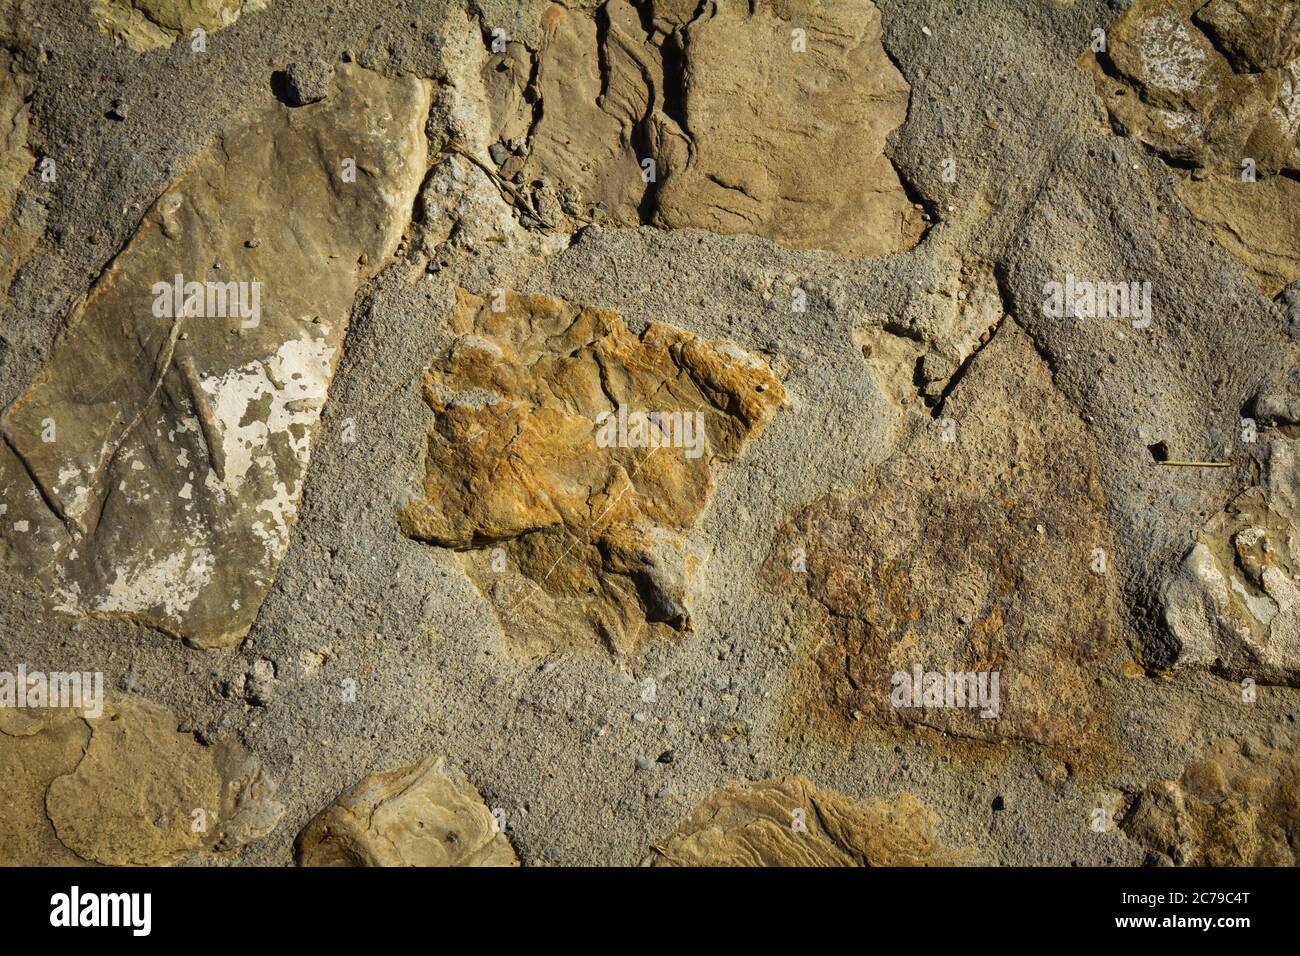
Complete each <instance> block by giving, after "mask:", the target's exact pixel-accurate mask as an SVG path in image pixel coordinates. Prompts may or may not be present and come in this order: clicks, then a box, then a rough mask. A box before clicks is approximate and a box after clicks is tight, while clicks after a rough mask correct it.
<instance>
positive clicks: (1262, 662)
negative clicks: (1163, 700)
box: [1163, 435, 1300, 686]
mask: <svg viewBox="0 0 1300 956" xmlns="http://www.w3.org/2000/svg"><path fill="white" fill-rule="evenodd" d="M1163 599H1164V608H1165V622H1166V624H1167V625H1168V626H1169V630H1170V632H1171V633H1172V634H1173V636H1174V637H1175V638H1176V639H1177V641H1178V643H1179V648H1178V657H1177V663H1178V664H1179V665H1188V664H1191V665H1199V666H1202V667H1210V668H1212V669H1214V670H1216V671H1218V672H1220V673H1223V674H1225V675H1227V676H1231V677H1235V678H1239V679H1242V678H1246V677H1250V678H1252V679H1254V680H1256V681H1260V682H1267V683H1286V684H1291V685H1292V686H1296V685H1300V442H1297V441H1295V440H1292V439H1289V438H1286V437H1284V436H1281V435H1278V436H1276V437H1274V438H1273V440H1272V442H1271V443H1270V445H1269V449H1268V458H1267V464H1266V468H1265V472H1264V477H1263V480H1262V482H1261V483H1260V484H1259V485H1256V486H1253V487H1250V488H1247V489H1245V490H1244V491H1242V492H1241V493H1240V494H1239V495H1237V496H1236V497H1235V498H1234V499H1233V500H1232V501H1231V502H1229V504H1228V506H1227V507H1226V508H1225V509H1224V510H1223V511H1222V512H1221V513H1220V514H1218V515H1215V516H1214V517H1213V518H1211V519H1210V521H1209V522H1207V523H1206V525H1205V526H1204V527H1203V528H1202V529H1201V531H1200V533H1199V534H1198V535H1197V538H1196V543H1195V544H1194V545H1193V546H1192V547H1191V549H1190V550H1189V551H1188V553H1187V555H1186V557H1185V558H1184V559H1183V563H1182V565H1181V566H1180V567H1179V569H1178V571H1177V572H1176V573H1175V574H1174V575H1173V576H1172V578H1171V579H1170V580H1169V582H1168V583H1167V584H1166V586H1165V589H1164V595H1163Z"/></svg>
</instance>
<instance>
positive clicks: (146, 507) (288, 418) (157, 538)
mask: <svg viewBox="0 0 1300 956" xmlns="http://www.w3.org/2000/svg"><path fill="white" fill-rule="evenodd" d="M428 107H429V92H428V89H427V86H426V85H425V84H423V83H421V82H419V81H416V80H410V79H408V80H390V79H387V78H385V77H382V76H380V75H378V74H375V73H371V72H368V71H365V70H362V69H360V68H356V67H353V68H347V69H343V70H340V71H339V75H338V79H337V88H336V89H335V91H334V95H333V96H332V97H331V98H330V100H329V101H328V102H326V103H321V104H318V105H315V106H310V107H304V108H302V109H301V110H296V111H291V110H289V109H287V108H285V107H281V106H271V107H268V108H266V109H264V110H261V111H258V112H256V113H255V114H254V115H252V116H249V117H246V118H244V119H243V120H242V121H240V122H238V123H237V124H235V125H234V126H233V128H231V129H230V130H228V131H227V132H224V133H222V134H221V136H220V138H219V140H218V142H217V143H216V144H215V145H213V146H212V147H210V148H209V149H208V150H206V151H205V152H204V153H203V154H202V155H201V156H200V157H199V158H198V159H196V160H195V162H194V164H193V165H192V167H191V168H190V169H189V170H188V171H187V172H186V173H185V174H183V175H182V176H181V177H180V178H179V179H178V180H177V181H176V182H175V183H173V184H172V186H171V187H170V188H169V189H168V190H167V191H166V192H165V193H164V194H163V195H162V196H161V197H160V198H159V199H158V201H157V202H156V203H155V204H154V205H153V207H152V208H151V209H150V210H149V212H148V213H147V214H146V215H145V217H144V221H143V222H142V223H141V226H140V228H139V230H138V231H137V232H136V234H135V236H134V237H133V238H132V239H131V241H130V242H129V243H128V244H127V246H126V248H125V249H123V250H122V252H121V253H120V254H119V255H118V256H117V257H116V258H115V259H114V260H113V262H112V264H111V265H110V266H109V268H108V270H107V271H106V273H105V274H104V276H103V277H102V278H101V279H100V280H99V282H98V283H96V285H95V287H94V288H93V289H92V290H91V293H90V296H89V298H88V299H87V300H86V301H85V303H84V304H83V305H82V306H81V307H79V308H78V310H77V312H76V314H74V315H73V316H72V317H71V318H70V319H69V322H68V327H67V330H66V332H65V333H64V335H63V336H62V338H61V339H60V341H59V343H58V344H57V346H56V347H55V349H54V352H53V354H52V356H51V358H50V361H49V364H48V365H47V366H46V367H45V368H43V369H41V370H40V372H39V373H38V374H37V375H36V377H35V382H34V384H33V385H32V386H31V388H30V389H29V390H28V391H27V392H26V393H25V394H23V395H22V396H21V397H19V398H18V400H17V401H15V402H14V403H13V404H12V405H11V406H10V407H9V409H8V410H7V411H6V412H5V413H4V415H3V416H2V417H0V435H3V438H4V442H3V444H2V445H0V501H2V502H3V504H0V514H3V524H2V525H0V560H3V561H4V562H5V564H7V565H8V567H9V568H11V569H12V572H13V573H22V574H25V575H29V576H30V577H31V578H32V579H34V580H39V581H41V582H42V584H43V586H44V587H46V588H47V589H48V590H49V592H50V593H51V595H52V597H53V600H54V602H55V603H56V604H57V606H58V607H60V608H61V609H62V610H65V611H68V612H70V613H81V614H94V615H103V616H113V617H122V618H129V619H131V620H136V621H140V622H142V623H146V624H149V625H151V626H153V627H156V628H159V629H160V630H164V631H166V632H168V633H171V634H175V635H177V636H179V637H183V638H185V639H186V640H187V641H189V642H190V643H192V644H195V645H197V646H202V647H216V646H223V645H229V644H231V643H234V642H238V641H239V640H240V639H241V638H242V637H243V635H244V634H245V633H247V631H248V628H249V627H250V626H251V624H252V622H253V619H254V618H255V617H256V615H257V610H258V607H259V606H260V605H261V603H262V599H263V598H264V597H265V595H266V592H267V589H268V588H269V587H270V585H271V582H272V580H273V579H274V576H275V572H276V569H277V568H278V566H279V563H280V560H281V558H282V557H283V556H284V553H285V550H286V549H287V548H288V545H289V533H290V531H289V529H290V526H291V525H292V524H293V522H294V519H295V516H296V514H297V509H298V502H299V499H300V496H301V494H302V484H303V480H304V478H305V475H306V470H307V465H308V462H309V460H310V457H311V445H312V433H313V431H314V429H315V426H316V422H317V420H318V419H319V417H320V413H321V408H322V406H323V405H324V402H325V397H326V392H327V390H328V388H329V383H330V379H331V378H332V376H333V374H334V369H335V366H336V365H337V362H338V356H339V349H340V346H341V344H342V341H343V334H344V331H345V329H346V327H347V322H348V317H349V313H350V311H351V306H352V299H353V296H354V294H355V292H356V290H357V287H358V285H359V284H360V283H361V282H363V281H365V280H366V278H367V277H368V276H369V275H372V274H373V273H374V271H375V269H377V268H378V267H379V265H380V264H381V263H382V262H383V261H384V259H385V258H386V257H387V256H389V255H390V254H391V253H392V251H393V249H394V248H395V247H396V245H397V241H398V239H399V237H400V235H401V231H402V228H403V225H404V223H405V221H406V219H407V217H408V216H409V210H410V207H411V204H412V202H413V201H414V197H415V191H416V189H417V188H418V186H419V183H420V180H421V178H422V176H423V173H424V166H425V163H424V154H425V143H424V137H423V135H422V133H421V129H422V126H423V123H424V120H425V117H426V115H427V112H428ZM359 114H365V115H368V116H370V117H371V120H370V121H369V122H368V123H367V124H366V125H365V126H364V127H360V128H358V127H355V126H354V124H353V119H354V117H355V116H356V115H359ZM357 170H360V171H361V173H360V175H358V174H357ZM250 183H255V184H257V185H256V187H255V188H251V189H250V188H249V184H250Z"/></svg>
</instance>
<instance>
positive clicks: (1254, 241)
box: [1085, 0, 1300, 296]
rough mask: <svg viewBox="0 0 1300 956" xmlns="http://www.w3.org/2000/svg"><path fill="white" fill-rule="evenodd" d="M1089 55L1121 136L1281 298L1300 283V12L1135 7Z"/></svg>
mask: <svg viewBox="0 0 1300 956" xmlns="http://www.w3.org/2000/svg"><path fill="white" fill-rule="evenodd" d="M1105 47H1106V49H1105V50H1104V51H1098V52H1095V53H1092V54H1089V55H1088V56H1086V57H1085V63H1086V64H1087V65H1088V66H1089V67H1090V68H1091V69H1092V70H1093V71H1094V73H1095V75H1096V80H1097V92H1098V94H1099V95H1100V96H1101V97H1102V98H1103V100H1104V101H1105V103H1106V107H1107V109H1108V110H1109V111H1110V115H1111V121H1112V123H1113V125H1114V126H1115V128H1116V130H1117V131H1118V132H1119V133H1121V134H1123V135H1125V136H1131V137H1133V138H1135V139H1138V140H1140V141H1141V142H1143V143H1144V144H1146V145H1147V146H1149V147H1150V148H1151V149H1153V150H1155V151H1156V152H1157V153H1158V154H1159V155H1160V156H1162V157H1163V158H1164V159H1165V160H1166V161H1167V162H1168V163H1169V164H1170V165H1171V166H1173V167H1175V168H1178V169H1181V170H1186V171H1187V175H1186V176H1185V178H1184V181H1183V182H1182V184H1181V186H1180V187H1179V190H1178V192H1179V196H1180V197H1181V198H1182V200H1183V202H1184V203H1186V205H1187V208H1188V209H1189V210H1190V211H1191V213H1192V215H1193V216H1195V217H1196V218H1197V219H1199V220H1201V221H1202V222H1204V223H1205V224H1206V226H1207V227H1208V229H1209V230H1210V232H1211V233H1212V234H1213V236H1214V238H1215V239H1216V241H1218V242H1219V243H1221V244H1222V245H1223V246H1224V247H1225V248H1226V249H1228V250H1229V251H1231V252H1232V253H1234V254H1235V255H1236V256H1238V257H1239V258H1240V259H1241V260H1242V261H1243V262H1244V263H1245V265H1246V268H1247V270H1248V271H1249V273H1250V275H1251V276H1252V278H1254V280H1255V281H1256V282H1257V283H1258V284H1259V285H1260V287H1261V288H1262V289H1263V290H1264V291H1265V292H1266V293H1267V294H1268V295H1269V296H1274V295H1276V294H1277V293H1278V292H1279V291H1280V290H1281V289H1282V288H1283V287H1284V286H1286V285H1287V284H1289V283H1291V282H1294V281H1295V280H1296V279H1297V278H1300V251H1297V250H1300V182H1297V176H1298V175H1300V4H1297V3H1294V2H1290V0H1284V2H1275V0H1208V2H1207V0H1176V2H1170V0H1139V2H1138V3H1135V4H1134V5H1133V6H1132V7H1130V8H1129V9H1128V10H1127V11H1126V12H1125V13H1124V14H1123V15H1122V16H1120V17H1119V18H1118V19H1117V20H1116V21H1115V22H1114V23H1113V24H1111V26H1110V27H1109V28H1108V30H1107V31H1106V36H1105Z"/></svg>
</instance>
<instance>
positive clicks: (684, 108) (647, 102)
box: [485, 0, 924, 255]
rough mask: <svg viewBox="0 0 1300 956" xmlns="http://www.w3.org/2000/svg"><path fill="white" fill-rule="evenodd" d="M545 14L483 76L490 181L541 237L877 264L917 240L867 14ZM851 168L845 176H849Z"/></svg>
mask: <svg viewBox="0 0 1300 956" xmlns="http://www.w3.org/2000/svg"><path fill="white" fill-rule="evenodd" d="M697 6H699V5H697V4H692V3H682V2H680V0H655V2H652V3H642V4H633V3H631V2H629V0H609V2H607V3H604V4H601V5H600V6H599V7H598V8H597V9H596V10H594V11H593V12H586V11H582V10H570V9H567V8H566V7H565V6H562V5H560V4H553V5H551V6H550V7H549V8H548V9H547V10H546V12H545V14H544V16H543V20H542V25H543V39H542V43H541V46H540V49H538V50H537V51H536V52H535V53H534V52H533V51H530V50H528V49H526V48H525V47H524V46H523V45H522V44H517V43H516V44H510V45H507V46H506V49H504V50H502V51H501V52H500V53H499V54H498V55H497V56H496V57H494V58H493V59H492V60H490V61H489V63H488V65H487V67H486V70H485V76H486V78H487V83H488V92H489V96H490V103H491V105H492V107H493V111H494V119H495V122H496V125H497V129H498V131H499V134H500V140H499V143H500V144H501V146H500V147H499V149H500V151H499V152H498V153H497V154H496V156H498V157H499V158H500V163H499V175H500V176H501V177H502V178H503V179H506V180H508V181H514V182H518V183H520V184H525V183H529V182H533V181H537V180H539V179H540V180H543V181H545V183H546V185H547V186H548V187H549V188H547V189H544V190H543V191H542V193H541V195H540V196H539V199H538V208H537V213H538V216H539V218H540V219H542V220H543V221H545V222H548V223H550V224H553V225H555V224H559V223H561V222H570V223H581V222H584V221H591V220H597V221H606V222H613V223H617V224H621V225H629V224H637V223H640V222H648V223H653V224H655V225H658V226H663V227H666V228H696V229H709V230H712V231H714V232H719V233H725V234H733V233H745V234H751V235H760V236H766V237H768V238H770V239H772V240H774V241H776V242H779V243H781V244H782V245H786V246H790V247H791V248H795V249H831V250H834V251H835V252H839V253H843V254H845V255H884V254H887V253H891V252H897V251H899V250H901V249H907V248H910V247H911V246H913V245H915V243H916V242H917V240H918V239H919V238H920V236H921V233H922V231H923V227H924V223H923V221H922V219H921V214H920V212H919V211H918V210H917V209H915V208H914V207H913V204H912V202H911V201H910V200H909V199H908V197H907V195H906V194H905V192H904V190H903V186H902V183H901V182H900V181H899V178H898V173H897V172H896V171H895V169H894V167H893V166H892V165H891V164H890V161H889V159H888V158H887V157H886V156H885V139H886V136H887V135H888V134H889V133H890V132H891V131H893V130H894V129H895V128H896V127H897V126H899V125H900V124H901V123H902V122H903V120H904V119H905V118H906V116H907V104H908V85H907V82H906V81H905V80H904V79H903V77H902V75H901V74H900V73H899V72H898V70H897V69H896V68H895V67H894V65H893V64H892V63H891V62H890V60H889V58H888V56H886V54H885V51H884V48H883V47H882V46H881V42H880V37H881V24H880V13H879V11H878V10H877V9H876V7H875V5H874V4H872V3H871V2H870V0H828V2H823V3H816V4H795V5H791V4H786V3H776V2H770V0H764V2H761V3H757V4H754V3H746V2H742V0H723V2H719V3H710V4H706V5H703V6H699V9H697ZM850 157H851V158H850Z"/></svg>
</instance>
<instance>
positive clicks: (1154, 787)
mask: <svg viewBox="0 0 1300 956" xmlns="http://www.w3.org/2000/svg"><path fill="white" fill-rule="evenodd" d="M1121 826H1122V828H1123V830H1124V832H1125V834H1126V835H1127V836H1128V837H1129V838H1130V839H1133V840H1136V841H1138V842H1139V843H1141V844H1142V845H1144V846H1146V847H1148V848H1149V849H1150V850H1152V851H1153V852H1155V853H1159V854H1161V855H1163V856H1165V857H1168V858H1169V859H1170V860H1172V861H1173V862H1174V863H1177V864H1178V865H1180V866H1296V865H1297V864H1298V863H1300V857H1298V856H1297V850H1296V847H1297V846H1300V752H1298V751H1297V749H1296V742H1295V741H1294V740H1290V741H1283V740H1278V741H1277V742H1276V743H1274V744H1270V743H1269V742H1267V741H1265V740H1262V739H1261V738H1259V737H1257V736H1253V735H1252V736H1249V737H1246V738H1244V739H1242V740H1229V739H1224V740H1217V741H1215V742H1214V743H1212V744H1211V745H1210V746H1209V748H1208V750H1207V752H1206V754H1205V756H1204V757H1202V758H1201V759H1200V760H1197V761H1194V762H1193V763H1190V764H1188V765H1187V766H1186V767H1185V768H1184V770H1183V774H1182V776H1181V777H1180V778H1179V779H1178V780H1160V781H1157V782H1155V783H1153V784H1151V785H1150V786H1148V787H1147V788H1146V789H1145V790H1143V791H1142V792H1141V793H1139V794H1138V795H1137V797H1136V799H1135V800H1133V802H1132V803H1131V805H1130V806H1129V808H1128V811H1127V813H1126V814H1125V816H1124V819H1123V821H1122V823H1121Z"/></svg>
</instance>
